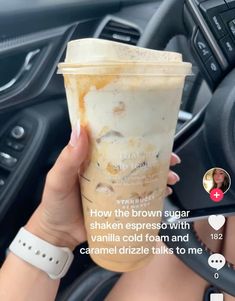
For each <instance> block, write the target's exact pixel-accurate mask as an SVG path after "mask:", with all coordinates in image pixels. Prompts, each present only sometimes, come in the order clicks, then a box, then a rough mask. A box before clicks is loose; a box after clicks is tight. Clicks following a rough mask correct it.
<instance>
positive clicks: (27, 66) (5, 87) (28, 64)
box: [0, 49, 41, 92]
mask: <svg viewBox="0 0 235 301" xmlns="http://www.w3.org/2000/svg"><path fill="white" fill-rule="evenodd" d="M40 51H41V50H40V49H36V50H33V51H30V52H29V53H27V55H26V57H25V60H24V63H23V65H22V67H21V68H20V70H19V71H18V73H17V74H16V75H15V76H14V77H13V78H12V79H11V80H10V81H9V82H8V83H6V84H4V85H3V86H1V87H0V92H5V91H6V90H8V89H10V88H11V87H13V86H14V84H15V83H16V82H18V81H19V80H20V79H21V77H22V76H23V75H24V73H25V72H28V71H29V70H30V69H31V68H32V66H33V64H32V60H33V58H35V56H36V55H37V54H38V53H40Z"/></svg>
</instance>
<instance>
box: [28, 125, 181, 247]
mask: <svg viewBox="0 0 235 301" xmlns="http://www.w3.org/2000/svg"><path fill="white" fill-rule="evenodd" d="M79 132H80V135H79ZM87 151H88V139H87V135H86V132H85V130H84V129H81V130H80V129H73V132H72V134H71V139H70V142H69V144H68V145H67V146H66V147H65V148H64V149H63V151H62V153H61V154H60V156H59V158H58V159H57V161H56V163H55V165H54V167H53V168H52V169H51V170H50V171H49V173H48V175H47V179H46V184H45V189H44V193H43V197H42V202H41V204H40V205H39V207H38V208H37V210H36V211H35V213H34V214H33V215H32V217H31V218H30V220H29V222H28V223H27V225H26V229H28V230H29V231H31V232H32V233H33V234H35V235H37V236H39V237H40V238H42V239H44V240H46V241H48V242H50V243H52V244H54V245H57V246H66V247H69V248H70V249H71V250H73V249H74V248H75V247H76V246H77V245H79V244H80V243H82V242H84V241H85V240H86V231H85V227H84V220H83V215H82V205H81V196H80V190H79V181H78V174H79V169H80V167H81V165H82V163H83V162H84V160H85V158H86V155H87ZM177 163H180V159H179V157H178V156H177V155H175V154H172V156H171V162H170V165H171V166H174V165H176V164H177ZM177 181H179V177H178V175H176V174H175V173H174V172H172V171H169V174H168V184H169V185H174V184H175V183H176V182H177ZM170 193H172V189H171V188H170V187H168V188H167V195H169V194H170Z"/></svg>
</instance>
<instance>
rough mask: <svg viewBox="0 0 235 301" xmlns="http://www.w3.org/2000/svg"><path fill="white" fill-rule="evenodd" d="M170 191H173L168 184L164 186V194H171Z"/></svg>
mask: <svg viewBox="0 0 235 301" xmlns="http://www.w3.org/2000/svg"><path fill="white" fill-rule="evenodd" d="M172 193H173V190H172V189H171V188H170V187H169V186H167V187H166V196H168V195H171V194H172Z"/></svg>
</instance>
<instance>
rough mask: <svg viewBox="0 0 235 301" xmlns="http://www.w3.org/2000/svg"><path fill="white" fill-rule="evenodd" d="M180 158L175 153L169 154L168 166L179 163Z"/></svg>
mask: <svg viewBox="0 0 235 301" xmlns="http://www.w3.org/2000/svg"><path fill="white" fill-rule="evenodd" d="M180 163H181V160H180V157H179V156H177V155H176V154H175V153H172V154H171V160H170V166H175V165H176V164H180Z"/></svg>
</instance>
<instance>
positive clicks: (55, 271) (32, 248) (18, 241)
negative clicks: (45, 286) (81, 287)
mask: <svg viewBox="0 0 235 301" xmlns="http://www.w3.org/2000/svg"><path fill="white" fill-rule="evenodd" d="M9 249H10V251H11V252H12V253H14V254H15V255H16V256H18V257H20V258H22V259H23V260H24V261H26V262H28V263H30V264H31V265H33V266H35V267H37V268H38V269H40V270H42V271H44V272H46V273H47V274H48V276H49V277H50V278H52V279H60V278H62V277H63V276H64V275H65V274H66V273H67V271H68V269H69V267H70V265H71V263H72V261H73V257H74V256H73V253H72V251H71V250H70V249H69V248H65V247H56V246H54V245H52V244H50V243H48V242H47V241H45V240H43V239H41V238H39V237H37V236H36V235H34V234H32V233H30V232H29V231H27V230H26V229H25V228H23V227H22V228H21V229H20V230H19V232H18V233H17V235H16V237H15V238H14V240H13V241H12V243H11V244H10V247H9Z"/></svg>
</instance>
